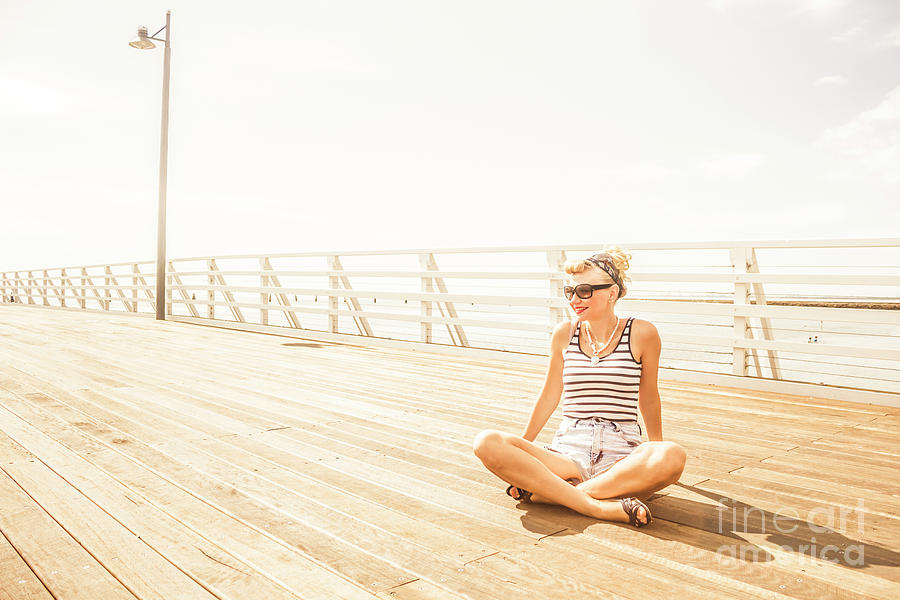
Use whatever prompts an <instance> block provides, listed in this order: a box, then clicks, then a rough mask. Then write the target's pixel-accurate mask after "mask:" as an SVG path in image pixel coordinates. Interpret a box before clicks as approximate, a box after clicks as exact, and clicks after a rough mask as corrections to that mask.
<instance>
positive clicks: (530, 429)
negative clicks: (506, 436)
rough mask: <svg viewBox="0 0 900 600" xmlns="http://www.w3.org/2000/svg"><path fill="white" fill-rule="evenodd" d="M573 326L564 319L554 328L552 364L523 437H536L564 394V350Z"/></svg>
mask: <svg viewBox="0 0 900 600" xmlns="http://www.w3.org/2000/svg"><path fill="white" fill-rule="evenodd" d="M571 332H572V326H571V323H570V322H569V321H563V322H562V323H560V324H559V325H557V326H556V329H554V330H553V337H552V338H551V340H550V364H549V365H548V366H547V377H546V379H545V380H544V387H543V389H542V390H541V395H540V396H538V399H537V402H535V403H534V408H532V409H531V417H530V418H529V419H528V425H526V426H525V431H524V432H523V433H522V437H523V438H525V439H526V440H528V441H529V442H533V441H534V439H535V438H536V437H537V436H538V434H539V433H540V432H541V429H543V428H544V425H546V424H547V421H548V420H549V419H550V415H552V414H553V411H554V410H556V407H557V406H558V405H559V399H560V397H561V396H562V388H563V383H562V372H563V351H564V350H565V348H566V346H568V345H569V338H571V337H572V333H571Z"/></svg>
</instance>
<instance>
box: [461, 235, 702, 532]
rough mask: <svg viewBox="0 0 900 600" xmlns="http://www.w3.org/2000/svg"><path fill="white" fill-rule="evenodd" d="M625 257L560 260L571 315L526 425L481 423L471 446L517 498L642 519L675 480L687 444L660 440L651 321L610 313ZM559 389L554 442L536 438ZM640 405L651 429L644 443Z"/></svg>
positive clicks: (620, 288) (610, 253)
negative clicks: (512, 430)
mask: <svg viewBox="0 0 900 600" xmlns="http://www.w3.org/2000/svg"><path fill="white" fill-rule="evenodd" d="M630 258H631V256H630V255H629V254H626V253H625V252H623V251H622V250H621V249H619V248H610V249H608V250H606V251H604V252H601V253H599V254H595V255H593V256H591V257H590V258H588V259H586V260H583V261H576V262H572V263H569V264H567V265H566V273H568V274H569V276H570V281H569V282H568V285H566V286H565V288H564V292H565V295H566V298H568V299H569V303H570V305H571V307H572V309H573V310H574V311H575V314H576V315H577V316H576V319H575V320H574V321H572V322H568V321H566V322H563V323H560V324H559V325H558V326H557V327H556V328H555V330H554V331H553V336H552V341H551V343H550V365H549V367H548V369H547V378H546V381H545V382H544V387H543V390H542V391H541V394H540V396H539V397H538V400H537V402H536V403H535V405H534V408H533V409H532V411H531V417H530V418H529V420H528V425H527V426H526V427H525V431H524V433H523V434H522V435H521V436H517V435H512V434H508V433H503V432H500V431H496V430H491V429H489V430H486V431H482V432H481V433H479V434H478V436H477V437H476V438H475V444H474V450H475V455H476V456H477V457H478V458H479V459H480V460H481V462H482V463H484V466H485V467H487V468H488V470H490V471H491V472H492V473H494V474H495V475H497V476H498V477H500V478H501V479H503V480H505V481H506V482H508V483H510V484H511V485H510V486H509V488H507V490H506V493H507V494H509V495H510V496H512V497H513V498H514V499H516V500H519V501H521V502H542V503H548V504H561V505H563V506H568V507H569V508H571V509H573V510H576V511H578V512H580V513H582V514H585V515H588V516H590V517H594V518H597V519H604V520H610V521H622V522H628V523H631V524H632V525H634V526H635V527H642V526H644V525H647V524H649V523H650V520H651V515H650V509H649V508H647V505H646V504H644V503H643V502H642V501H641V500H642V499H647V498H648V497H649V496H650V495H651V494H653V492H656V491H657V490H661V489H662V488H664V487H666V486H667V485H669V484H672V483H675V482H676V481H678V478H679V477H680V476H681V472H682V471H683V470H684V464H685V452H684V449H682V448H681V446H679V445H678V444H675V443H674V442H664V441H662V420H661V415H660V402H659V390H658V388H657V371H658V369H659V353H660V347H661V346H660V340H659V334H658V333H657V331H656V328H655V327H654V326H653V325H652V324H651V323H649V322H647V321H642V320H639V319H634V318H628V319H620V318H618V317H617V316H616V313H615V307H616V302H617V301H618V300H619V298H622V297H623V296H624V295H625V293H626V288H625V271H626V270H627V269H628V261H629V259H630ZM561 397H562V399H563V411H562V413H563V418H562V422H561V424H560V426H559V430H558V431H557V432H556V435H555V436H554V438H553V442H552V443H551V444H550V445H549V446H542V445H538V444H535V443H534V439H535V438H536V437H537V436H538V434H539V433H540V431H541V429H542V428H543V427H544V425H545V424H546V423H547V420H548V419H549V418H550V415H552V414H553V411H554V410H555V409H556V407H557V405H558V404H559V401H560V398H561ZM638 409H640V412H641V415H642V416H643V418H644V424H645V425H646V426H647V437H648V438H649V441H647V442H643V443H641V431H640V426H639V425H638V422H637V419H638ZM528 490H530V491H528Z"/></svg>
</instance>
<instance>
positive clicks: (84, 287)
mask: <svg viewBox="0 0 900 600" xmlns="http://www.w3.org/2000/svg"><path fill="white" fill-rule="evenodd" d="M81 308H83V309H84V308H87V270H86V269H85V268H84V267H81Z"/></svg>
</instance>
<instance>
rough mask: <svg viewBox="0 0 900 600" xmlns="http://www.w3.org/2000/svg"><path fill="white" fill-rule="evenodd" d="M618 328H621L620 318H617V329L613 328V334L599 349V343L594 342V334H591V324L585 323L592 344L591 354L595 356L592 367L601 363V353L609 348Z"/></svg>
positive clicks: (592, 358)
mask: <svg viewBox="0 0 900 600" xmlns="http://www.w3.org/2000/svg"><path fill="white" fill-rule="evenodd" d="M618 328H619V318H618V317H616V325H615V327H613V329H612V332H611V333H610V334H609V337H608V338H607V340H606V343H605V344H603V346H601V347H599V348H598V347H597V344H598V343H599V342H597V341H595V340H594V334H593V333H592V332H591V325H590V323H588V322H587V321H585V322H584V329H585V330H586V331H587V334H588V341H589V342H590V344H591V354H593V356H592V357H591V364H592V365H596V364H599V363H600V353H601V352H603V351H604V350H605V349H606V347H607V346H609V343H610V342H611V341H612V339H613V336H614V335H615V334H616V330H617V329H618Z"/></svg>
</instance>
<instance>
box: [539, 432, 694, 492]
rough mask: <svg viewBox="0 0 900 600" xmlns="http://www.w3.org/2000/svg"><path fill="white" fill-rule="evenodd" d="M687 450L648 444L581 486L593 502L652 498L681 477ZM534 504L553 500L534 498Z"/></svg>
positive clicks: (644, 444)
mask: <svg viewBox="0 0 900 600" xmlns="http://www.w3.org/2000/svg"><path fill="white" fill-rule="evenodd" d="M685 458H686V456H685V452H684V449H683V448H682V447H681V446H679V445H678V444H675V443H674V442H644V443H643V444H641V445H640V446H638V447H637V448H635V450H634V452H632V453H631V454H629V455H628V456H626V457H625V458H623V459H622V460H620V461H619V462H617V463H616V464H614V465H613V466H612V467H610V468H609V469H608V470H606V471H604V472H603V473H601V474H599V475H597V476H596V477H592V478H591V479H588V480H587V481H584V482H582V483H580V484H578V487H579V488H580V489H581V490H583V491H584V492H586V493H587V494H588V495H590V496H591V497H592V498H596V499H604V498H624V497H627V496H635V497H637V498H640V499H642V500H643V499H646V498H649V497H650V496H651V495H652V494H653V493H654V492H657V491H659V490H661V489H663V488H664V487H667V486H669V485H671V484H673V483H675V482H676V481H678V478H679V477H681V473H682V471H683V470H684V464H685ZM531 500H532V502H547V501H548V500H549V498H548V497H547V496H546V495H541V496H540V497H538V498H535V497H534V496H532V498H531Z"/></svg>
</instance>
